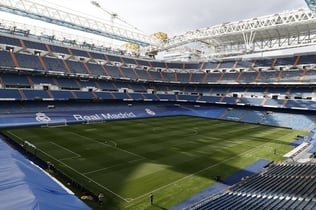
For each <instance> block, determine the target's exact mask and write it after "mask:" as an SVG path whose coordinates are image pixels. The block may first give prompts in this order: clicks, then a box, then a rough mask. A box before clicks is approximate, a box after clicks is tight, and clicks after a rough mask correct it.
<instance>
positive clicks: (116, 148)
mask: <svg viewBox="0 0 316 210" xmlns="http://www.w3.org/2000/svg"><path fill="white" fill-rule="evenodd" d="M73 134H74V135H77V136H80V137H82V138H85V139H88V140H90V141H93V142H96V143H99V144H102V145H104V146H106V147H111V148H112V149H114V150H119V151H121V152H125V153H128V154H130V155H133V156H136V157H138V158H141V159H147V158H146V157H143V156H141V155H138V154H135V153H132V152H129V151H127V150H124V149H121V148H118V147H113V146H111V145H109V144H106V143H104V142H100V141H98V140H94V139H92V138H90V137H87V136H83V135H81V134H77V133H73Z"/></svg>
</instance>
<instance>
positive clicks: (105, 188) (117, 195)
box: [9, 131, 130, 202]
mask: <svg viewBox="0 0 316 210" xmlns="http://www.w3.org/2000/svg"><path fill="white" fill-rule="evenodd" d="M9 133H10V134H11V135H13V136H15V137H16V138H18V139H20V140H21V141H22V142H24V140H23V139H22V138H21V137H19V136H17V135H15V134H14V133H12V132H10V131H9ZM37 150H39V151H40V152H42V153H43V154H45V155H47V156H48V157H50V158H52V159H54V160H55V161H57V162H59V163H60V164H62V165H64V166H66V167H67V168H69V169H71V170H72V171H74V172H76V173H77V174H78V175H80V176H83V177H84V178H86V179H87V180H89V181H91V182H93V183H94V184H96V185H98V186H99V187H101V188H103V189H104V190H106V191H108V192H110V193H112V194H113V195H115V196H116V197H118V198H120V199H122V200H123V201H125V202H130V201H129V200H128V199H125V198H123V197H122V196H120V195H119V194H117V193H115V192H113V191H112V190H110V189H108V188H107V187H105V186H103V185H101V184H100V183H98V182H95V181H94V180H92V179H90V178H89V177H87V176H86V175H84V174H82V173H80V172H79V171H77V170H76V169H74V168H72V167H71V166H68V165H67V164H65V163H63V162H62V161H60V160H58V159H56V158H55V157H53V156H51V155H50V154H48V153H46V152H44V151H43V150H41V149H39V148H37Z"/></svg>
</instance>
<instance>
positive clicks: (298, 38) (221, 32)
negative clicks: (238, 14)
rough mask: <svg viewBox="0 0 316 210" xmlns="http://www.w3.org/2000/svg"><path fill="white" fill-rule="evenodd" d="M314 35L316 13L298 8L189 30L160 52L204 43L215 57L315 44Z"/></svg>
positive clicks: (315, 30) (170, 40) (173, 39)
mask: <svg viewBox="0 0 316 210" xmlns="http://www.w3.org/2000/svg"><path fill="white" fill-rule="evenodd" d="M315 35H316V16H315V14H314V13H313V12H310V11H308V10H304V9H299V10H295V11H286V12H283V13H277V14H272V15H269V16H264V17H257V18H252V19H248V20H243V21H238V22H229V23H223V24H220V25H216V26H212V27H208V28H202V29H196V30H194V31H189V32H186V33H185V34H182V35H179V36H175V37H173V38H171V39H169V40H168V42H167V43H166V44H164V45H162V46H160V48H159V49H157V50H158V51H161V50H167V49H171V48H174V47H178V46H181V45H184V44H188V43H192V42H201V43H203V44H205V45H207V46H208V47H211V48H213V49H214V53H213V55H217V56H225V55H233V54H237V55H238V54H245V53H254V52H262V51H271V50H280V49H288V48H294V47H303V46H309V45H314V44H315V42H316V39H315V38H316V36H315Z"/></svg>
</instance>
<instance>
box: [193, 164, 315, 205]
mask: <svg viewBox="0 0 316 210" xmlns="http://www.w3.org/2000/svg"><path fill="white" fill-rule="evenodd" d="M315 168H316V165H315V164H313V163H308V164H299V163H282V164H271V165H270V166H269V167H268V168H267V169H265V170H264V171H263V172H261V173H259V174H257V175H253V176H250V177H245V178H244V180H243V181H241V182H239V183H238V184H235V185H233V186H232V187H230V188H229V190H227V192H224V193H222V194H220V195H218V196H214V197H212V198H211V199H210V200H205V201H204V202H203V203H200V204H197V205H195V206H194V207H192V208H190V209H199V210H202V209H203V210H204V209H244V208H245V206H247V209H248V208H250V209H252V208H259V209H290V208H291V209H312V208H313V207H315V205H316V202H315V200H314V199H313V191H314V187H313V186H314V185H315V180H314V178H313V177H314V175H313V173H315ZM302 197H304V198H305V199H299V198H302Z"/></svg>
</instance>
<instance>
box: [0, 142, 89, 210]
mask: <svg viewBox="0 0 316 210" xmlns="http://www.w3.org/2000/svg"><path fill="white" fill-rule="evenodd" d="M0 209H23V210H28V209H30V210H31V209H32V210H33V209H38V210H40V209H44V210H62V209H65V210H66V209H68V210H69V209H76V210H86V209H90V208H89V207H88V206H87V205H86V204H85V203H83V202H82V201H81V200H80V199H79V198H77V197H76V196H75V195H74V194H73V193H71V192H70V191H69V190H67V189H66V188H64V187H62V186H61V185H60V184H58V183H57V182H56V181H54V180H53V178H52V177H50V176H49V175H47V174H46V173H45V172H44V171H43V170H42V169H41V168H39V167H38V166H36V165H34V164H32V163H31V162H30V161H29V160H27V159H25V158H24V157H23V156H22V155H21V154H20V153H18V152H17V151H15V150H13V149H12V148H11V147H9V146H8V145H7V144H6V143H5V142H3V140H2V139H0Z"/></svg>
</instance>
